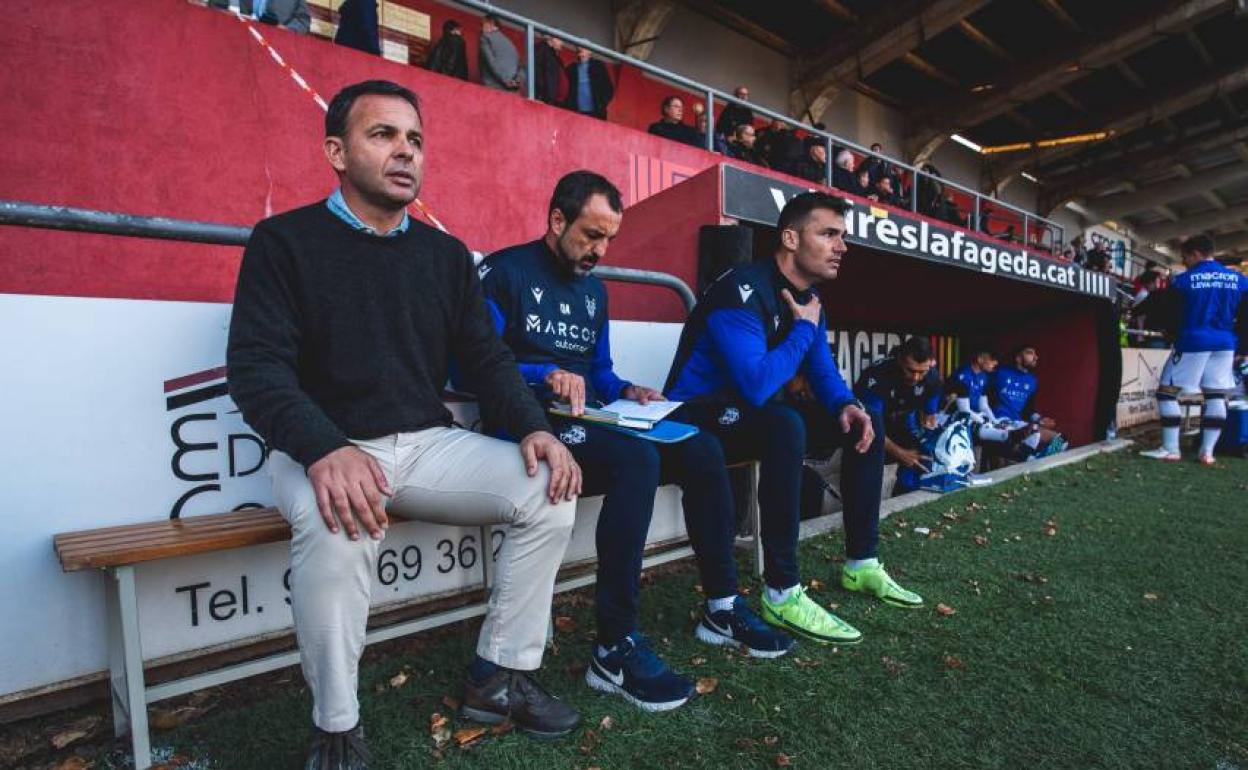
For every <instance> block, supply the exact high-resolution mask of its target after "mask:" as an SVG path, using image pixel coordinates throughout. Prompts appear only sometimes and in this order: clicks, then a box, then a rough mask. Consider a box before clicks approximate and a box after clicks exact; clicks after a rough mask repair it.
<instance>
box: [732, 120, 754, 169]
mask: <svg viewBox="0 0 1248 770" xmlns="http://www.w3.org/2000/svg"><path fill="white" fill-rule="evenodd" d="M757 138H758V137H757V136H756V135H755V134H754V126H751V125H750V124H749V123H742V124H741V125H739V126H737V127H736V129H735V130H733V132H732V136H731V137H729V139H728V152H727V153H725V154H726V155H727V156H728V157H730V158H736V159H737V160H743V161H746V162H747V163H754V164H756V165H759V166H761V165H763V164H762V159H761V158H759V157H758V151H757V150H755V149H754V142H755V140H756V139H757Z"/></svg>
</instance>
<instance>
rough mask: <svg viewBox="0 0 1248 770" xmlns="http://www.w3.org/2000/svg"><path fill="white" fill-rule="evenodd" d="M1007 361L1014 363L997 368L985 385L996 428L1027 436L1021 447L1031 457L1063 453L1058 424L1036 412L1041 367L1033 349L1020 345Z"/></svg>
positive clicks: (1062, 442)
mask: <svg viewBox="0 0 1248 770" xmlns="http://www.w3.org/2000/svg"><path fill="white" fill-rule="evenodd" d="M1010 358H1011V361H1012V362H1013V363H1012V364H1010V365H1004V366H999V367H997V370H996V372H994V373H993V375H992V377H991V378H990V379H989V381H988V399H989V402H990V403H991V404H992V411H993V413H994V414H995V415H996V417H997V422H996V427H997V428H1000V429H1003V430H1006V431H1011V432H1012V435H1019V433H1018V432H1020V431H1021V432H1024V433H1026V434H1027V437H1026V438H1025V439H1023V440H1022V446H1023V447H1025V448H1026V449H1027V450H1029V451H1030V455H1031V456H1032V457H1044V456H1047V455H1051V454H1057V453H1058V452H1061V451H1063V450H1065V449H1066V446H1067V444H1066V439H1064V438H1062V436H1061V434H1060V433H1058V432H1057V422H1056V421H1055V420H1054V419H1053V418H1051V417H1045V416H1043V415H1041V414H1040V412H1038V411H1036V393H1037V391H1039V389H1040V381H1039V380H1038V379H1036V374H1035V370H1036V367H1038V366H1039V365H1040V354H1039V352H1037V351H1036V348H1035V347H1034V346H1032V345H1020V346H1018V347H1017V348H1015V349H1014V353H1013V355H1011V356H1010ZM1029 426H1034V428H1029ZM981 433H982V431H981Z"/></svg>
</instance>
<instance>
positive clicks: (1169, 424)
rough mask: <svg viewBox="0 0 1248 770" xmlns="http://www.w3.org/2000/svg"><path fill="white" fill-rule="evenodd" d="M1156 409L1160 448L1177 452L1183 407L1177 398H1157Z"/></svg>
mask: <svg viewBox="0 0 1248 770" xmlns="http://www.w3.org/2000/svg"><path fill="white" fill-rule="evenodd" d="M1157 411H1158V412H1159V413H1160V414H1161V448H1162V449H1164V450H1166V451H1167V452H1171V453H1173V454H1176V455H1177V454H1178V453H1179V428H1181V427H1182V425H1183V409H1182V408H1181V407H1180V406H1179V402H1178V399H1175V398H1158V399H1157Z"/></svg>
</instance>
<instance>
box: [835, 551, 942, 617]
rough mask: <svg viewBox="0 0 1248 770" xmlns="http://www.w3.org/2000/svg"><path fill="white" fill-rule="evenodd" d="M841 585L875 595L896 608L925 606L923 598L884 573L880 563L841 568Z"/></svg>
mask: <svg viewBox="0 0 1248 770" xmlns="http://www.w3.org/2000/svg"><path fill="white" fill-rule="evenodd" d="M841 585H842V586H843V587H844V588H845V589H846V590H848V591H862V592H864V593H869V594H875V595H876V596H877V597H879V598H880V599H881V600H882V601H883V602H884V603H885V604H891V605H893V606H894V607H905V608H907V609H914V608H917V607H922V606H923V597H922V596H919V595H918V594H916V593H915V592H913V591H907V590H906V589H904V588H902V587H901V586H899V585H897V581H895V580H893V579H892V578H891V577H889V575H888V573H887V572H885V571H884V565H883V564H880V563H879V562H876V563H875V565H874V566H868V567H859V568H858V569H852V570H851V569H850V568H849V567H843V568H841Z"/></svg>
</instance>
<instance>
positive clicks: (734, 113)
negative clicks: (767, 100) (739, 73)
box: [715, 86, 754, 138]
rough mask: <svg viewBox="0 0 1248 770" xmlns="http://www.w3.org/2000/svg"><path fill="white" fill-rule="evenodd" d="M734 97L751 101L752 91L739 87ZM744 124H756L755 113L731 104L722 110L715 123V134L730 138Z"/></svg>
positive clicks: (742, 106)
mask: <svg viewBox="0 0 1248 770" xmlns="http://www.w3.org/2000/svg"><path fill="white" fill-rule="evenodd" d="M732 95H733V96H735V97H737V98H738V99H740V100H741V101H743V102H748V101H749V100H750V89H749V88H747V87H746V86H737V90H735V91H733V92H732ZM742 124H750V125H753V124H754V113H753V112H751V111H750V108H749V107H746V106H744V105H740V104H733V103H731V102H729V103H728V104H727V105H725V106H724V109H722V110H720V113H719V119H718V120H716V121H715V133H717V134H719V135H720V136H722V137H724V138H730V137H731V136H732V134H733V132H734V131H736V130H737V126H740V125H742Z"/></svg>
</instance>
